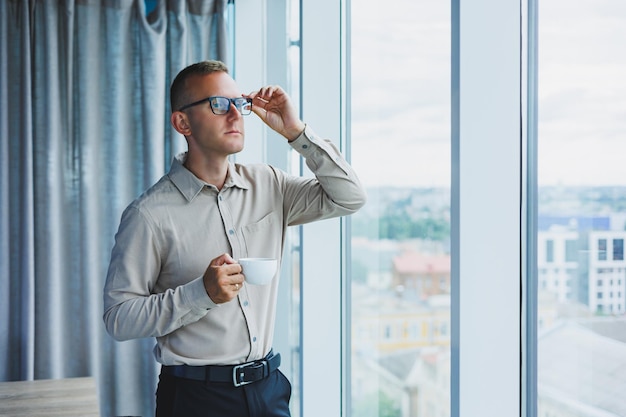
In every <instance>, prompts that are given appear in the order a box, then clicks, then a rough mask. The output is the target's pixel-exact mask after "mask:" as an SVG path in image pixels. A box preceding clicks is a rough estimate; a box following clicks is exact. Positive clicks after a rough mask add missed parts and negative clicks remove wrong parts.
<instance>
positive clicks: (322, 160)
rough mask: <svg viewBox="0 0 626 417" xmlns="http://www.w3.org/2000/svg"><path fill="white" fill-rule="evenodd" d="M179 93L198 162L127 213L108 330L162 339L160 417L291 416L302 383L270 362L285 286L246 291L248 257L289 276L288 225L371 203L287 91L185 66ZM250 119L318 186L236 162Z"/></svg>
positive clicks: (178, 110)
mask: <svg viewBox="0 0 626 417" xmlns="http://www.w3.org/2000/svg"><path fill="white" fill-rule="evenodd" d="M170 95H171V106H172V114H171V123H172V126H173V127H174V128H175V129H176V131H178V132H179V133H181V134H182V135H184V136H185V139H186V140H187V144H188V151H187V152H186V153H183V154H181V155H178V156H176V158H174V161H173V162H172V166H171V169H170V171H169V173H168V174H167V175H165V176H163V177H162V178H161V179H160V180H159V181H158V182H157V183H156V184H155V185H153V186H152V187H151V188H149V189H148V190H147V191H146V192H145V193H144V194H142V195H141V196H140V197H139V198H137V199H136V200H135V201H134V202H132V203H131V204H130V205H129V206H128V208H127V209H126V210H125V211H124V213H123V215H122V219H121V222H120V227H119V230H118V233H117V234H116V241H115V246H114V247H113V250H112V254H111V263H110V266H109V271H108V275H107V281H106V284H105V288H104V322H105V324H106V328H107V331H108V332H109V333H110V334H111V335H112V336H113V337H114V338H116V339H117V340H127V339H132V338H138V337H156V339H157V344H156V346H155V349H154V354H155V357H156V360H157V361H158V362H160V363H161V364H162V365H163V366H162V370H161V375H160V379H159V386H158V389H157V412H156V414H157V416H159V417H161V416H179V417H180V416H184V417H190V416H210V417H221V416H224V417H233V416H289V408H288V407H289V398H290V395H291V386H290V384H289V382H288V381H287V379H286V378H285V377H284V375H282V374H281V373H280V371H278V370H277V368H278V365H279V364H280V355H279V354H278V353H275V352H273V351H272V337H273V330H274V318H275V312H276V298H277V288H278V278H274V279H273V280H272V282H271V284H269V285H264V286H258V285H251V284H248V283H246V281H245V276H244V275H243V274H242V270H241V266H240V265H239V264H238V263H237V262H236V260H237V259H239V258H244V257H268V258H276V259H278V262H279V265H280V259H281V257H282V253H283V246H284V241H285V236H286V228H287V226H291V225H298V224H303V223H308V222H312V221H315V220H319V219H324V218H330V217H336V216H342V215H348V214H351V213H354V212H355V211H357V210H358V209H359V208H360V207H362V206H363V204H364V203H365V193H364V191H363V189H362V187H361V185H360V183H359V181H358V179H357V177H356V175H355V174H354V171H353V170H352V168H351V167H350V166H349V165H348V164H347V162H346V161H345V159H344V158H343V157H342V156H341V155H340V153H339V152H338V150H337V149H336V148H335V147H334V146H333V145H332V144H331V143H330V142H329V141H325V140H322V139H320V138H318V137H317V136H316V135H315V133H314V132H313V131H312V130H311V128H310V127H308V126H306V125H305V124H304V123H303V122H302V120H300V119H299V117H298V115H297V112H296V109H295V108H294V106H293V104H292V103H291V101H290V99H289V97H288V95H287V94H286V93H285V92H284V91H283V90H282V89H281V88H280V87H277V86H267V87H263V88H261V89H260V90H259V91H256V92H253V93H251V94H249V95H243V94H241V93H240V91H239V89H238V88H237V84H236V83H235V81H234V80H233V79H232V78H231V77H230V75H229V74H228V69H227V67H226V66H225V65H224V64H223V63H221V62H219V61H206V62H200V63H197V64H193V65H191V66H189V67H187V68H185V69H183V70H182V71H181V72H180V73H179V74H178V75H177V77H176V79H175V80H174V82H173V83H172V86H171V94H170ZM250 112H254V113H255V114H256V115H257V116H258V117H260V118H261V120H263V122H265V123H266V124H267V125H268V126H269V127H270V128H272V129H273V130H275V131H276V132H278V133H280V134H281V135H282V136H284V137H285V138H286V139H287V141H288V143H289V145H290V146H291V147H293V149H296V150H297V151H298V152H299V153H300V154H301V155H302V156H304V158H305V159H306V163H307V165H308V166H309V168H310V169H311V170H312V171H313V172H314V173H315V176H316V178H302V177H296V176H289V175H287V174H286V173H284V172H282V171H280V170H278V169H276V168H273V167H271V166H269V165H266V164H253V165H247V166H245V165H240V164H234V163H232V162H230V161H229V156H230V155H233V154H235V153H237V152H240V151H241V150H242V149H243V146H244V122H243V116H244V115H246V114H249V113H250ZM277 275H278V274H277Z"/></svg>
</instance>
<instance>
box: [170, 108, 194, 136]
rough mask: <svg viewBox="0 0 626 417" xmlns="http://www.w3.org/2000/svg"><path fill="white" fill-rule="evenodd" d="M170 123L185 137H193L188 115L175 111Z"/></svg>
mask: <svg viewBox="0 0 626 417" xmlns="http://www.w3.org/2000/svg"><path fill="white" fill-rule="evenodd" d="M170 122H171V123H172V126H173V127H174V129H176V131H177V132H178V133H180V134H181V135H184V136H189V135H191V128H190V127H189V119H187V115H186V114H185V113H183V112H182V111H175V112H174V113H172V115H171V116H170Z"/></svg>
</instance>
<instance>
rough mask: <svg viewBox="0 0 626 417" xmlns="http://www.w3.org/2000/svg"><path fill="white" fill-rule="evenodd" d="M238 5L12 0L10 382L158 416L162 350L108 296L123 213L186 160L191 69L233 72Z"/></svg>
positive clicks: (3, 16)
mask: <svg viewBox="0 0 626 417" xmlns="http://www.w3.org/2000/svg"><path fill="white" fill-rule="evenodd" d="M226 3H227V1H226V0H196V1H194V0H168V1H158V2H154V1H153V2H151V3H150V2H149V4H153V6H154V9H153V10H151V11H150V13H149V14H148V13H147V10H146V4H145V3H144V0H101V1H98V0H58V1H57V0H55V1H50V0H2V1H0V140H1V142H0V317H2V320H0V381H12V380H32V379H57V378H70V377H80V376H94V377H96V378H97V380H98V384H99V387H98V388H99V393H100V402H101V412H102V415H103V416H112V415H143V416H149V415H153V414H154V392H155V388H156V382H157V372H158V368H157V366H156V364H155V361H154V358H153V356H152V347H153V345H154V341H153V340H151V339H143V340H135V341H129V342H121V343H120V342H115V341H114V340H113V339H111V338H110V337H109V336H108V335H107V334H106V332H105V330H104V325H103V323H102V287H103V284H104V279H105V275H106V270H107V266H108V262H109V256H110V250H111V247H112V245H113V238H114V234H115V232H116V230H117V226H118V223H119V219H120V215H121V212H122V210H123V209H124V208H125V207H126V205H127V204H128V203H130V201H131V200H133V199H134V198H135V197H136V196H138V195H139V194H140V193H141V192H142V191H143V190H144V189H145V188H147V187H148V186H150V185H151V184H152V183H154V182H155V181H156V180H157V179H158V178H159V177H161V176H162V175H163V174H164V173H165V172H166V170H167V169H168V168H169V164H170V161H171V158H172V156H173V155H174V154H175V153H177V152H179V151H181V150H184V149H186V144H185V141H184V138H182V137H181V136H179V135H178V134H177V133H175V132H174V131H173V130H172V129H171V127H170V125H169V85H170V82H171V80H172V78H173V76H175V75H176V73H177V72H178V71H179V70H180V69H182V68H183V67H184V66H186V65H188V64H190V63H192V62H195V61H200V60H203V59H209V58H217V59H221V60H223V61H226V62H227V63H228V61H229V58H228V56H227V51H226V44H227V42H226V40H227V38H228V36H227V30H226V21H225V18H226V7H227V4H226Z"/></svg>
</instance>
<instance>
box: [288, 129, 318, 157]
mask: <svg viewBox="0 0 626 417" xmlns="http://www.w3.org/2000/svg"><path fill="white" fill-rule="evenodd" d="M319 140H320V139H319V138H318V137H317V135H315V132H314V131H313V129H311V128H310V127H309V125H305V127H304V130H303V131H302V133H300V136H298V137H297V138H295V139H294V140H292V141H291V142H289V145H290V146H291V147H292V148H293V149H295V150H296V151H297V152H298V153H299V154H300V155H302V156H304V157H305V158H306V157H307V156H308V155H310V154H311V153H312V152H313V151H314V150H315V148H316V146H319Z"/></svg>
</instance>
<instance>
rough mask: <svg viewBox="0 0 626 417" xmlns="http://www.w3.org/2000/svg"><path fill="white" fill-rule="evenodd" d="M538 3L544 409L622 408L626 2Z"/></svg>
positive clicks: (567, 416)
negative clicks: (546, 253)
mask: <svg viewBox="0 0 626 417" xmlns="http://www.w3.org/2000/svg"><path fill="white" fill-rule="evenodd" d="M538 3H539V30H538V32H539V36H538V39H539V42H538V45H539V61H538V62H539V66H538V68H539V74H538V75H539V77H538V79H539V89H538V91H539V95H538V96H539V103H538V109H539V118H538V120H539V124H538V154H539V158H538V159H539V168H538V171H539V172H538V183H539V188H538V195H539V207H538V220H539V221H538V225H539V227H538V230H537V236H538V242H539V243H541V242H542V240H544V239H546V238H547V237H550V238H551V239H553V241H554V245H555V247H554V253H555V263H554V265H553V266H552V267H551V268H546V269H542V268H541V265H539V266H540V268H539V277H538V279H539V281H540V282H542V281H545V280H550V279H556V280H562V279H563V278H565V277H566V276H567V275H569V276H570V277H571V278H570V279H571V285H570V287H571V294H572V296H570V297H565V296H564V294H563V292H562V290H561V289H559V287H557V286H551V285H548V286H545V287H543V286H539V308H538V323H539V328H538V369H537V379H538V381H537V382H538V401H537V402H538V415H539V417H588V416H624V415H626V399H625V397H624V396H623V395H622V394H621V392H620V388H619V387H622V386H624V383H626V375H625V374H624V372H622V369H623V367H624V366H625V365H626V338H625V337H624V335H625V334H626V317H624V314H625V311H626V310H625V305H626V262H625V261H624V239H625V238H626V221H625V220H626V217H625V216H624V210H625V209H626V164H624V161H623V155H624V150H625V149H624V147H625V144H626V141H625V139H626V82H624V75H623V74H626V57H625V55H624V54H623V53H622V51H624V50H626V3H624V2H623V1H622V0H602V1H597V0H575V1H565V0H550V1H540V2H538ZM574 251H575V254H576V255H575V256H574V255H573V252H574ZM561 253H565V258H564V259H563V260H562V261H561V258H560V255H559V254H561ZM538 261H539V262H541V257H540V256H539V257H538ZM566 269H573V271H571V272H570V273H568V274H566ZM562 283H563V282H562V281H561V284H562Z"/></svg>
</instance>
